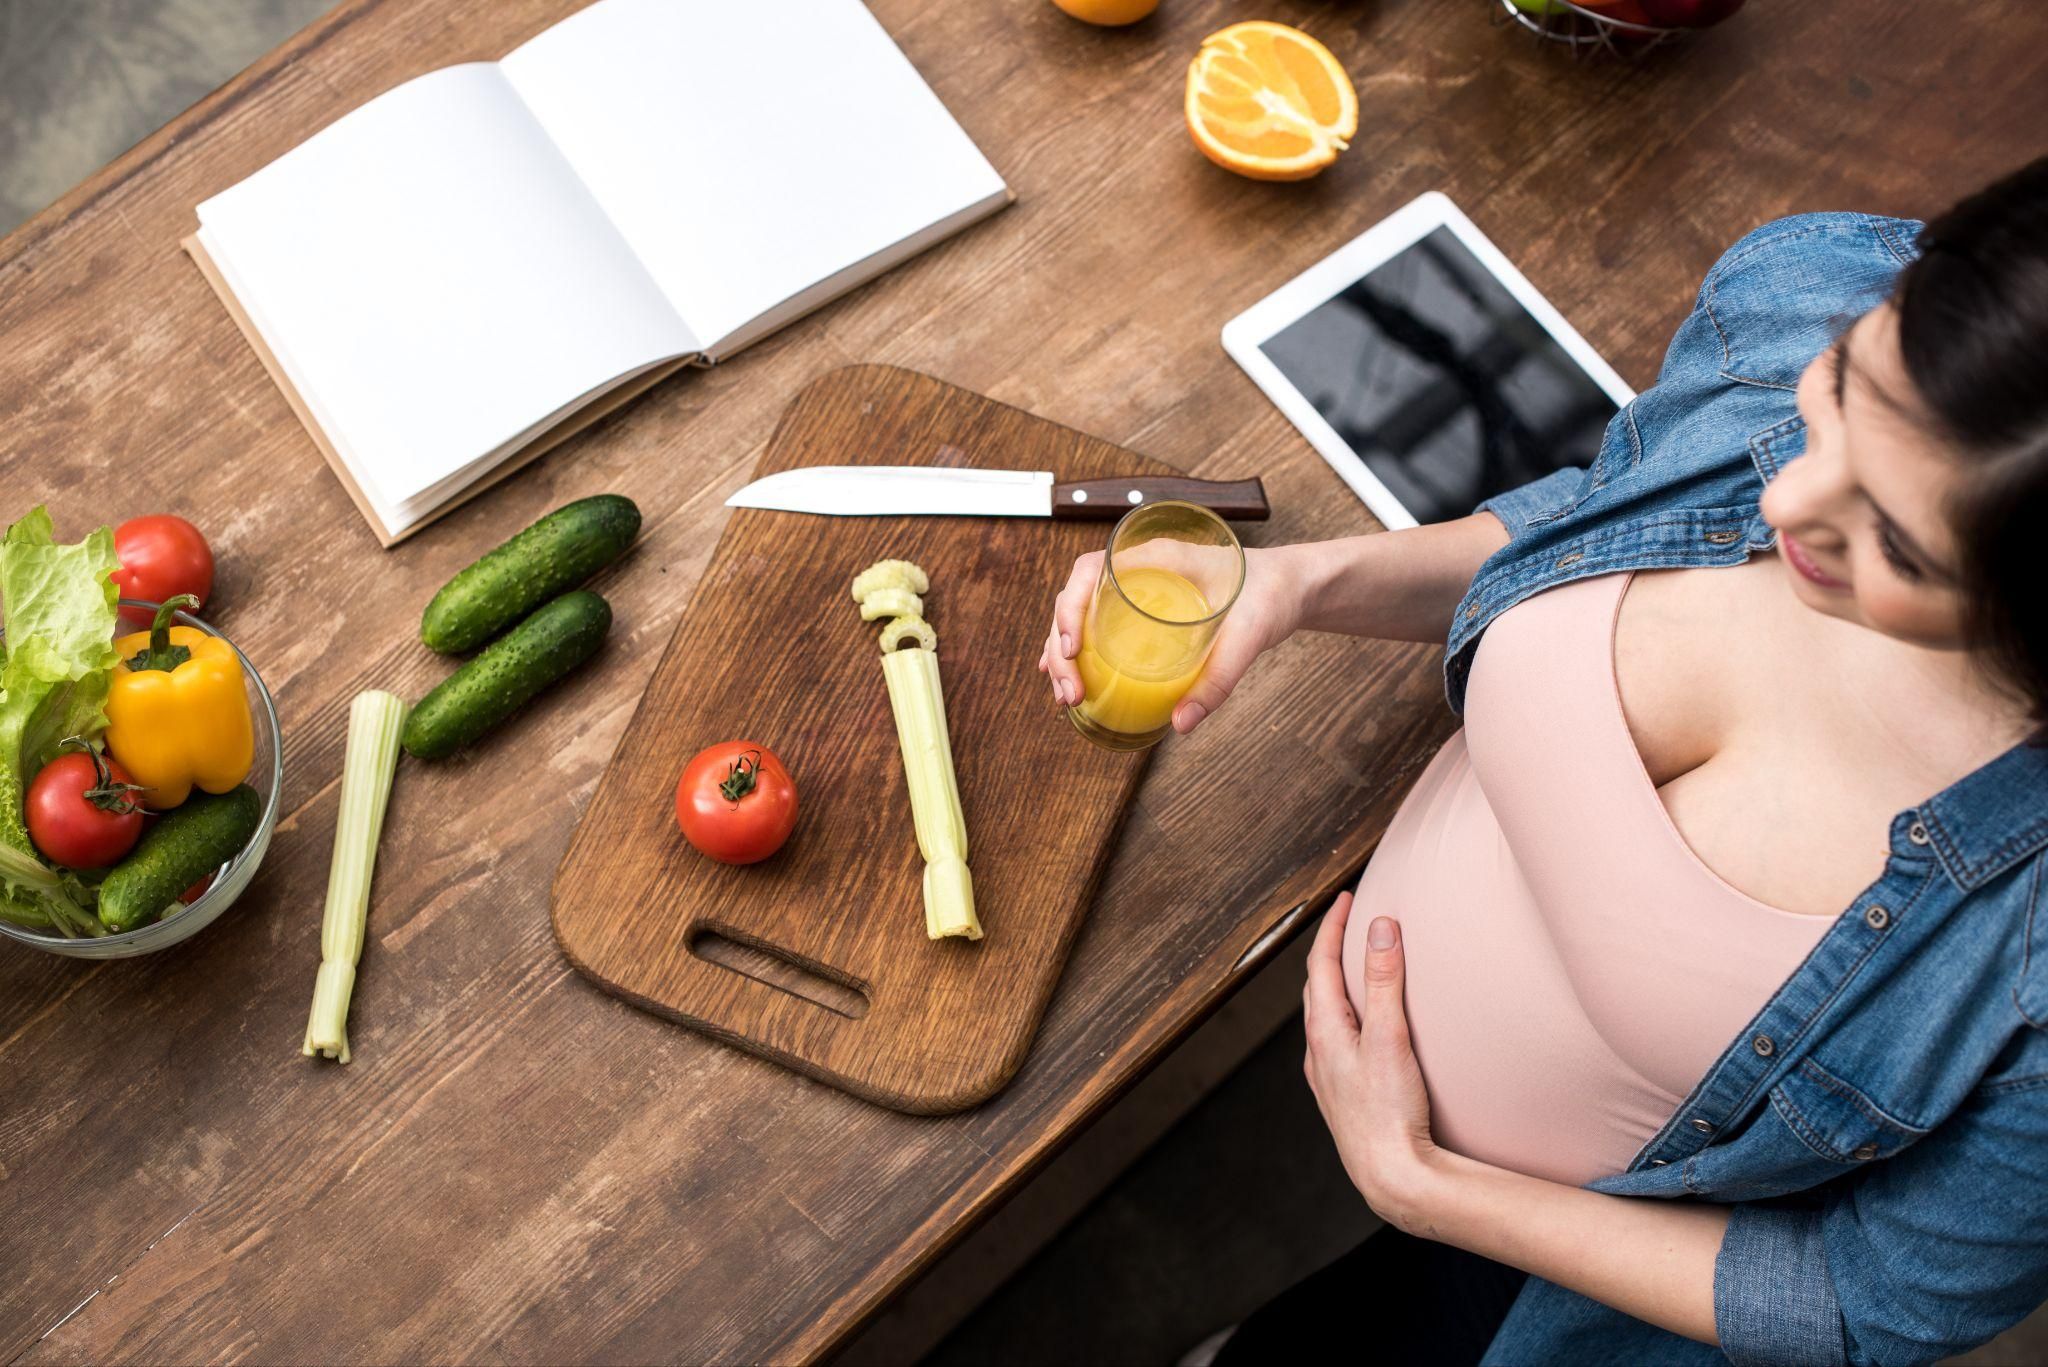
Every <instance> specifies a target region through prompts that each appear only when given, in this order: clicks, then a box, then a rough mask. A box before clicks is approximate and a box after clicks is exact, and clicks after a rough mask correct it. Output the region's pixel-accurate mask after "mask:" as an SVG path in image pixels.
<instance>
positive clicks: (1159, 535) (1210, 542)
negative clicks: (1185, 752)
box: [1067, 501, 1244, 750]
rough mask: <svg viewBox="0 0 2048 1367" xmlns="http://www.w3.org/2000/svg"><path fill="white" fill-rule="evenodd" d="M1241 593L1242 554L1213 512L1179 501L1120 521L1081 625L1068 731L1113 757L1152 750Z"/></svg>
mask: <svg viewBox="0 0 2048 1367" xmlns="http://www.w3.org/2000/svg"><path fill="white" fill-rule="evenodd" d="M1243 587H1244V547H1242V546H1240V545H1238V544H1237V537H1236V536H1234V535H1233V534H1232V533H1231V530H1230V527H1229V524H1227V523H1225V522H1224V520H1223V519H1222V518H1220V517H1218V516H1217V515H1216V514H1215V513H1212V512H1210V511H1209V510H1208V509H1207V508H1203V507H1200V506H1198V505H1196V504H1193V503H1181V502H1178V501H1168V502H1163V503H1146V504H1141V505H1139V506H1138V507H1136V508H1133V509H1131V511H1129V512H1128V513H1125V514H1124V516H1123V519H1122V520H1121V521H1119V522H1118V523H1117V524H1116V530H1115V531H1113V532H1111V533H1110V536H1109V553H1108V554H1107V555H1105V556H1103V558H1102V573H1101V574H1100V575H1099V576H1097V578H1096V580H1095V591H1094V592H1093V593H1092V594H1091V595H1090V596H1089V599H1088V614H1087V616H1086V617H1085V618H1084V619H1083V620H1082V623H1081V649H1080V652H1079V654H1078V656H1077V657H1076V659H1075V661H1074V663H1075V664H1076V665H1077V666H1078V667H1079V669H1080V671H1081V684H1082V688H1083V690H1084V695H1083V697H1082V699H1081V701H1080V702H1078V703H1076V704H1075V705H1074V706H1072V707H1070V708H1068V709H1067V719H1068V720H1069V721H1071V722H1073V723H1074V728H1075V729H1076V730H1078V731H1079V732H1080V733H1081V734H1082V735H1084V736H1086V737H1087V738H1088V739H1089V740H1091V741H1093V742H1095V743H1096V744H1097V745H1100V746H1102V747H1104V748H1105V749H1109V750H1142V749H1144V748H1145V747H1146V746H1148V745H1156V744H1158V743H1159V741H1160V739H1161V738H1162V737H1164V736H1165V735H1166V733H1167V732H1168V731H1170V730H1172V729H1173V708H1174V704H1176V703H1178V702H1179V701H1180V700H1181V698H1182V697H1184V696H1185V695H1186V694H1187V691H1188V690H1189V689H1190V688H1193V687H1194V686H1195V681H1196V680H1197V679H1199V678H1201V677H1202V667H1203V665H1205V664H1206V663H1207V662H1208V659H1209V647H1210V646H1211V645H1213V644H1214V643H1215V640H1216V630H1217V628H1218V627H1220V626H1222V625H1223V618H1224V614H1226V613H1228V612H1229V611H1230V605H1231V604H1232V603H1234V602H1236V601H1237V594H1238V590H1239V589H1241V588H1243Z"/></svg>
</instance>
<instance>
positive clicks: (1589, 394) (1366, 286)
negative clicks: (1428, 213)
mask: <svg viewBox="0 0 2048 1367" xmlns="http://www.w3.org/2000/svg"><path fill="white" fill-rule="evenodd" d="M1260 350H1262V351H1264V352H1265V354H1266V357H1267V359H1269V360H1271V361H1272V362H1273V364H1274V365H1276V366H1278V367H1279V369H1280V373H1281V374H1283V375H1285V376H1286V377H1287V379H1288V382H1289V383H1291V384H1292V385H1293V386H1294V387H1295V388H1296V389H1297V390H1299V391H1300V392H1301V395H1302V397H1303V398H1305V399H1307V400H1308V401H1309V402H1310V403H1311V404H1313V405H1314V406H1315V409H1316V411H1317V412H1318V413H1320V414H1322V416H1323V420H1324V421H1325V422H1327V423H1329V424H1330V426H1331V427H1333V428H1335V429H1336V432H1337V435H1338V436H1340V437H1342V438H1343V439H1344V441H1345V443H1346V444H1347V445H1348V446H1350V448H1351V449H1352V450H1353V451H1355V452H1357V453H1358V455H1359V456H1360V457H1361V458H1362V459H1363V460H1364V461H1365V464H1366V467H1367V468H1368V469H1369V470H1371V471H1372V473H1373V475H1374V476H1375V477H1377V478H1378V479H1379V481H1380V483H1382V484H1384V485H1386V486H1387V488H1388V489H1389V490H1390V491H1392V493H1393V495H1394V497H1395V498H1397V499H1399V500H1400V501H1401V505H1402V506H1403V507H1405V508H1406V509H1407V510H1408V511H1409V512H1411V513H1413V514H1414V515H1415V519H1416V521H1418V522H1441V521H1444V520H1446V519H1449V518H1456V517H1463V516H1464V515H1465V514H1467V513H1469V512H1471V511H1472V509H1473V508H1474V507H1475V506H1476V505H1477V504H1479V503H1480V502H1481V501H1482V500H1484V499H1487V498H1490V497H1491V496H1493V495H1494V494H1497V493H1499V492H1501V491H1502V490H1505V489H1512V488H1514V487H1515V486H1516V485H1518V484H1525V483H1527V482H1528V481H1530V480H1532V479H1536V478H1538V477H1540V476H1542V475H1546V474H1548V473H1550V472H1551V471H1552V470H1556V469H1559V468H1561V467H1563V466H1567V465H1578V466H1585V465H1590V464H1592V462H1593V457H1594V456H1595V455H1597V454H1598V453H1599V450H1600V438H1601V434H1602V433H1603V432H1604V431H1605V429H1606V427H1607V421H1608V419H1609V418H1612V417H1613V416H1614V401H1613V400H1612V399H1610V398H1608V397H1607V395H1606V393H1605V392H1603V391H1602V390H1601V388H1600V386H1598V385H1597V384H1595V383H1593V381H1592V379H1591V378H1590V377H1588V376H1587V374H1586V372H1585V371H1583V370H1581V369H1580V368H1579V365H1578V363H1577V362H1576V361H1574V360H1572V358H1571V356H1570V355H1569V354H1567V353H1566V351H1565V349H1564V348H1563V347H1561V346H1559V345H1558V344H1557V342H1556V340H1555V339H1553V338H1552V337H1551V335H1550V334H1549V333H1548V332H1546V331H1544V329H1543V326H1542V325H1541V324H1540V323H1538V322H1537V321H1536V320H1535V319H1534V318H1531V317H1530V316H1529V314H1528V311H1527V310H1525V309H1524V308H1523V307H1522V306H1521V304H1520V303H1519V302H1517V301H1516V299H1515V297H1514V296H1513V295H1512V294H1509V293H1508V291H1507V288H1506V287H1505V286H1504V285H1502V284H1501V283H1500V281H1498V280H1496V279H1494V277H1493V276H1492V275H1491V274H1490V273H1489V272H1488V271H1487V270H1486V268H1485V267H1484V266H1482V265H1480V264H1479V261H1478V259H1477V258H1476V257H1474V256H1473V255H1472V253H1471V252H1470V251H1469V250H1467V249H1466V247H1465V244H1464V243H1462V242H1460V241H1459V240H1458V239H1457V237H1456V236H1455V235H1454V234H1453V233H1452V232H1451V230H1450V229H1448V228H1438V229H1436V230H1435V231H1434V232H1432V233H1430V234H1429V235H1428V236H1427V237H1424V238H1421V239H1419V240H1418V241H1417V242H1415V244H1414V245H1412V246H1410V247H1408V248H1407V249H1405V250H1404V251H1402V252H1401V253H1399V254H1398V255H1396V256H1393V257H1390V258H1388V259H1387V260H1386V261H1385V262H1383V263H1382V264H1380V265H1379V266H1376V267H1374V268H1373V270H1372V271H1371V272H1369V273H1368V274H1367V275H1365V276H1364V277H1362V278H1361V279H1359V280H1357V281H1355V282H1353V283H1352V285H1351V286H1350V287H1349V288H1347V289H1346V290H1345V291H1344V292H1343V293H1342V294H1339V295H1337V296H1336V297H1335V298H1333V299H1331V300H1330V301H1329V302H1327V303H1325V304H1322V305H1320V306H1319V307H1317V308H1315V309H1313V310H1311V311H1310V312H1308V313H1306V314H1303V315H1302V316H1301V317H1300V318H1298V319H1296V320H1295V321H1294V322H1293V323H1291V324H1289V325H1288V326H1287V327H1286V329H1284V330H1283V331H1281V332H1278V333H1275V334H1274V335H1273V336H1272V337H1269V338H1267V339H1266V341H1265V343H1264V345H1263V346H1261V348H1260Z"/></svg>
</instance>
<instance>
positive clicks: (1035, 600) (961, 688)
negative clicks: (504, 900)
mask: <svg viewBox="0 0 2048 1367" xmlns="http://www.w3.org/2000/svg"><path fill="white" fill-rule="evenodd" d="M832 464H872V465H889V464H915V465H923V464H940V465H960V466H987V467H994V468H1003V469H1018V470H1050V471H1052V472H1054V474H1055V475H1056V476H1057V477H1058V478H1059V479H1060V480H1062V481H1066V480H1074V479H1089V478H1100V477H1106V476H1112V475H1132V474H1151V475H1171V474H1173V473H1175V472H1174V471H1172V470H1170V469H1169V468H1168V467H1166V466H1164V465H1161V464H1160V463H1158V462H1157V461H1153V460H1148V459H1146V458H1145V457H1143V456H1139V455H1134V454H1132V453H1131V452H1129V451H1126V450H1123V449H1122V448H1120V447H1117V446H1114V445H1112V444H1110V443H1109V442H1106V441H1100V440H1097V439H1095V438H1093V437H1089V436H1084V435H1083V434H1081V433H1079V432H1075V431H1073V430H1071V429H1069V428H1065V427H1061V426H1060V425H1059V424H1057V423H1053V422H1048V421H1046V420H1045V419H1043V418H1038V417H1034V416H1032V415H1031V414H1029V413H1025V412H1022V411H1020V410H1018V409H1015V408H1011V407H1008V406H1007V405H1004V404H1000V403H997V402H995V401H994V400H991V399H987V398H983V397H982V396H980V395H977V394H973V393H970V392H968V391H966V390H963V389H957V388H955V387H953V386H951V385H947V384H943V383H941V382H940V381H937V380H934V379H932V378H930V377H929V376H925V375H919V374H916V373H913V372H910V371H906V370H898V369H894V368H890V367H883V366H854V367H849V368H846V369H843V370H836V371H833V372H831V373H830V374H827V375H825V376H823V377H822V378H820V379H818V380H817V381H815V382H813V383H812V384H811V385H809V386H808V387H807V388H805V389H804V390H803V392H802V393H800V394H799V395H798V396H797V397H796V399H795V400H794V401H793V402H792V403H791V404H790V406H789V409H788V411H787V412H785V413H784V415H783V418H782V421H781V425H780V426H779V427H778V428H777V429H776V432H775V435H774V437H773V439H772V440H771V441H770V442H769V444H768V449H767V451H766V452H765V453H764V454H763V455H762V457H761V461H760V464H759V466H758V467H757V468H756V471H755V474H756V477H759V476H761V475H765V474H769V473H772V472H774V471H777V470H783V469H788V468H790V467H792V466H798V465H832ZM1108 536H1109V524H1108V523H1104V522H1096V523H1086V522H1081V523H1075V522H1054V521H1052V520H1050V519H1042V518H948V517H922V518H912V517H876V518H870V517H817V516H808V515H804V514H798V513H783V512H773V511H765V510H756V509H745V508H742V509H735V510H734V511H733V513H732V520H731V522H730V523H729V524H728V525H727V527H726V530H725V535H724V537H723V538H722V539H721V540H720V542H719V544H718V550H717V552H716V553H715V554H714V555H713V556H712V559H711V563H710V565H709V566H708V567H707V568H706V569H705V571H704V576H703V579H702V580H701V581H700V582H699V584H698V587H697V593H696V597H695V598H694V599H693V600H692V601H691V603H690V606H689V608H688V610H687V611H686V612H685V613H684V615H683V619H682V621H681V622H680V623H679V624H678V626H677V628H676V633H675V637H674V639H673V640H671V641H670V643H669V646H668V651H667V653H666V654H665V655H664V656H663V657H662V661H661V664H660V665H659V667H658V668H657V669H656V670H655V673H654V678H653V680H652V682H651V683H650V684H649V685H648V688H647V693H646V696H645V697H644V698H643V699H642V700H641V703H640V708H639V711H638V712H637V713H636V714H635V715H634V717H633V721H632V723H631V725H629V726H628V727H627V729H626V734H625V736H624V738H623V739H622V740H621V742H620V744H619V749H618V753H617V754H616V755H614V756H613V757H612V761H611V765H610V767H609V768H608V769H607V770H606V772H605V775H604V778H603V780H602V782H601V783H600V784H599V785H598V789H597V793H596V795H595V797H594V798H593V799H592V801H591V804H590V810H589V811H588V812H587V813H586V814H585V815H584V818H583V821H582V824H581V825H580V826H579V827H578V828H577V830H576V834H575V836H574V838H573V839H572V840H571V842H570V845H569V851H568V854H567V855H566V856H565V857H564V858H563V861H562V865H561V868H560V871H559V872H558V873H557V875H556V878H555V886H554V927H555V936H556V939H557V940H558V941H559V942H560V944H561V947H562V951H563V953H565V954H566V955H567V956H568V957H569V959H570V961H571V962H572V963H574V964H575V966H576V967H577V968H578V969H580V970H582V972H584V973H585V974H587V975H588V976H589V977H591V978H592V979H594V980H595V981H596V982H597V983H598V985H599V986H601V987H603V988H604V989H605V990H606V991H608V992H612V993H616V994H617V995H619V996H621V997H624V998H625V999H626V1000H628V1001H631V1002H633V1003H635V1004H636V1005H639V1006H642V1007H645V1008H646V1009H647V1010H649V1011H653V1012H656V1013H658V1014H660V1015H663V1016H667V1017H669V1018H671V1019H673V1020H677V1021H680V1022H682V1023H683V1024H685V1025H689V1026H693V1027H695V1028H697V1029H699V1030H703V1031H706V1032H708V1033H710V1034H713V1035H716V1036H717V1037H718V1038H720V1039H722V1040H725V1041H727V1042H728V1043H731V1044H734V1045H737V1046H739V1047H740V1048H743V1049H749V1050H752V1051H753V1052H755V1053H757V1054H762V1055H765V1056H766V1057H768V1058H771V1059H774V1060H776V1061H777V1062H780V1063H783V1064H786V1065H788V1066H789V1067H792V1068H795V1069H799V1070H801V1071H802V1072H805V1073H808V1074H810V1075H811V1076H813V1077H816V1078H818V1079H820V1080H822V1081H825V1082H828V1083H831V1084H832V1085H834V1086H837V1087H842V1088H844V1089H845V1090H847V1091H849V1092H852V1093H854V1094H856V1095H858V1096H862V1097H866V1098H868V1099H869V1100H871V1101H875V1102H879V1103H880V1104H882V1105H884V1106H890V1107H894V1108H896V1109H898V1110H904V1111H915V1112H925V1113H939V1112H945V1111H953V1110H959V1109H961V1108H963V1107H967V1106H972V1105H974V1104H976V1103H977V1102H980V1101H983V1100H985V1099H986V1098H988V1097H989V1096H990V1095H992V1094H993V1093H995V1092H996V1091H997V1090H999V1089H1000V1088H1001V1087H1002V1086H1003V1085H1004V1083H1006V1082H1008V1081H1009V1079H1010V1077H1011V1076H1012V1075H1013V1074H1014V1073H1015V1072H1016V1071H1017V1068H1018V1066H1019V1065H1020V1064H1021V1063H1022V1062H1023V1060H1024V1055H1025V1053H1026V1052H1027V1050H1028V1049H1029V1048H1030V1045H1031V1040H1032V1037H1033V1035H1034V1034H1035V1033H1036V1032H1037V1028H1038V1022H1039V1019H1040V1017H1041V1016H1042V1015H1043V1014H1044V1012H1045V1007H1046V1003H1047V1001H1048V1000H1049V999H1050V997H1051V995H1052V990H1053V985H1054V983H1055V982H1056V981H1057V980H1058V978H1059V975H1060V969H1061V967H1062V966H1063V965H1064V963H1065V962H1066V958H1067V951H1068V949H1069V947H1070V946H1071V945H1072V944H1073V940H1074V934H1075V931H1076V930H1077V929H1079V927H1080V924H1081V918H1082V916H1083V915H1084V914H1085V913H1086V912H1087V909H1088V906H1089V903H1090V901H1091V900H1092V898H1093V894H1094V889H1095V885H1096V881H1097V879H1098V878H1099V876H1100V875H1101V872H1102V870H1103V867H1104V865H1105V864H1106V863H1107V861H1108V858H1109V853H1110V849H1111V842H1112V841H1113V840H1114V839H1115V837H1116V833H1117V828H1118V826H1119V825H1120V824H1121V823H1122V821H1123V819H1124V813H1125V811H1126V809H1127V808H1128V806H1129V804H1130V801H1131V797H1132V795H1133V793H1134V792H1135V791H1136V789H1137V786H1138V780H1139V777H1140V775H1141V774H1142V773H1143V771H1144V766H1145V761H1146V754H1145V753H1138V754H1112V753H1109V752H1106V751H1103V750H1099V749H1097V748H1095V747H1094V746H1092V745H1090V744H1088V743H1087V742H1086V741H1084V740H1083V739H1082V738H1081V737H1080V735H1079V734H1078V733H1076V732H1075V731H1074V729H1073V728H1072V726H1070V725H1069V724H1068V722H1067V721H1066V719H1065V718H1064V717H1063V716H1062V715H1061V714H1060V712H1059V710H1058V708H1057V707H1056V706H1055V704H1054V703H1053V700H1052V695H1051V688H1050V686H1049V685H1048V684H1047V682H1046V680H1045V678H1044V676H1043V675H1041V674H1040V673H1039V672H1038V670H1037V667H1036V666H1037V659H1038V653H1039V647H1040V645H1041V643H1042V642H1043V640H1044V637H1045V632H1046V627H1047V623H1048V621H1049V613H1050V611H1051V605H1052V599H1053V596H1054V594H1055V593H1056V592H1057V591H1058V589H1059V587H1060V586H1061V585H1062V584H1063V583H1065V581H1066V577H1067V573H1068V571H1069V569H1070V568H1071V566H1072V564H1073V560H1074V557H1075V556H1077V555H1080V554H1082V553H1083V552H1086V551H1089V550H1094V549H1097V548H1099V547H1101V546H1103V545H1104V544H1106V543H1107V541H1108ZM884 557H899V558H904V559H910V560H915V561H916V562H917V563H918V564H920V565H922V566H924V567H925V568H926V570H927V571H929V572H930V574H931V579H932V590H931V592H930V593H929V594H928V595H927V596H926V609H927V616H928V617H929V618H930V619H931V621H932V624H933V625H934V627H935V628H936V629H937V631H938V634H939V661H940V670H941V675H942V680H943V685H944V690H945V698H946V712H947V718H948V721H949V724H950V727H951V731H952V738H953V753H954V762H955V767H956V769H957V771H958V774H959V781H960V798H961V804H962V807H963V808H964V810H965V814H966V819H967V830H968V843H969V864H970V866H971V867H972V869H973V873H974V887H975V902H976V907H977V910H978V912H979V914H980V917H981V922H982V925H983V927H984V928H985V929H986V931H987V938H985V939H983V940H981V941H980V942H978V943H970V942H968V941H965V940H957V939H953V940H942V941H932V940H928V939H927V938H925V932H924V911H923V902H922V897H921V892H920V883H919V879H920V876H921V873H922V870H923V864H922V861H921V860H920V858H919V855H918V851H917V842H916V839H915V836H914V833H913V829H912V825H911V816H910V802H909V798H908V796H907V794H906V792H905V788H904V781H903V766H902V762H901V759H900V758H899V755H898V752H897V746H896V733H895V727H894V724H893V722H892V720H891V716H890V711H889V700H888V695H887V692H886V691H885V688H884V685H883V681H882V669H881V656H880V654H879V652H878V650H877V647H876V643H875V635H876V629H875V626H874V625H871V624H868V623H863V622H861V621H860V619H859V615H858V613H857V611H856V609H855V606H854V603H853V600H852V598H851V597H850V595H849V594H848V592H847V584H848V582H849V581H850V580H851V579H852V577H853V575H854V574H855V573H857V572H858V571H859V570H861V569H862V568H864V567H865V566H867V565H868V564H869V563H870V562H872V561H875V560H879V559H882V558H884ZM732 739H746V740H751V741H754V742H756V743H758V744H762V745H766V746H768V747H769V748H771V749H773V750H774V751H775V752H776V753H777V754H778V755H780V756H781V757H782V759H783V761H784V762H785V763H786V764H787V765H788V766H789V768H790V770H791V772H792V774H793V775H794V777H795V779H796V783H797V789H798V801H799V807H800V815H799V817H798V820H797V826H796V830H795V832H794V834H793V835H792V836H791V837H790V841H789V844H788V845H787V846H785V847H784V848H783V850H782V851H781V852H780V853H778V854H777V855H775V856H774V857H772V858H771V859H769V860H767V861H765V862H763V863H761V864H757V865H754V866H752V867H749V868H729V867H726V866H724V865H720V864H716V863H713V862H712V861H711V860H709V859H706V858H703V857H702V856H700V855H698V854H697V853H696V852H695V851H694V850H693V849H691V848H690V847H689V845H687V844H686V843H685V842H684V840H683V838H682V836H681V835H680V834H679V833H678V832H677V829H676V824H675V817H674V811H673V793H674V789H675V784H676V780H677V777H678V776H679V775H680V774H681V772H682V768H683V765H684V763H685V762H686V761H687V760H688V759H689V758H690V756H691V755H693V754H695V753H696V752H697V751H698V750H699V749H701V748H703V747H704V746H707V745H711V744H714V743H716V742H719V741H724V740H732Z"/></svg>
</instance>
